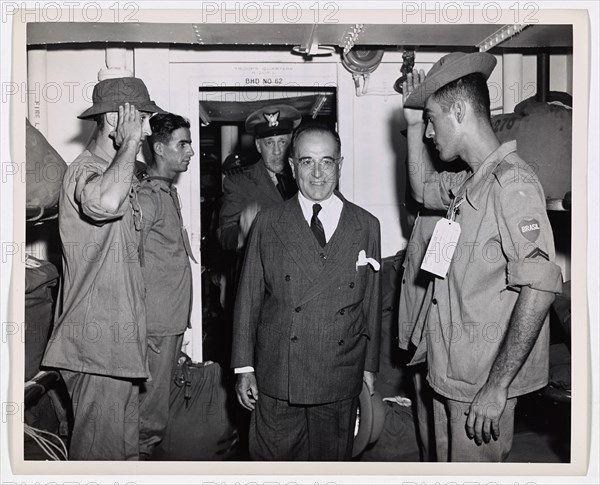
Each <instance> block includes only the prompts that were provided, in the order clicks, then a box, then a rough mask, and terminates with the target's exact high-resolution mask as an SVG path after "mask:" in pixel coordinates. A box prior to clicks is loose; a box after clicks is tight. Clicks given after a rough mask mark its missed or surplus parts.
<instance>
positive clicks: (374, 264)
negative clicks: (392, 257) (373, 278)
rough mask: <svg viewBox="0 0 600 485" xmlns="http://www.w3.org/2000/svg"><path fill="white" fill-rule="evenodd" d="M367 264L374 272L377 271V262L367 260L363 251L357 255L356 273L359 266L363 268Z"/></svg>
mask: <svg viewBox="0 0 600 485" xmlns="http://www.w3.org/2000/svg"><path fill="white" fill-rule="evenodd" d="M367 264H370V265H371V267H372V268H373V269H374V270H375V271H379V268H380V265H379V263H378V262H377V260H376V259H374V258H367V253H365V250H364V249H363V250H361V251H360V252H359V253H358V260H357V261H356V271H358V267H359V266H365V265H367Z"/></svg>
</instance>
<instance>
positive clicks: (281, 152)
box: [219, 104, 302, 250]
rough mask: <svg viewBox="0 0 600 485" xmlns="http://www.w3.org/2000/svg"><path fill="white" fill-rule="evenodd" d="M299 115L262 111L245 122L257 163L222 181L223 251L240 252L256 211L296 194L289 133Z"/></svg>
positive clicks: (288, 109) (274, 108)
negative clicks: (252, 141) (289, 155)
mask: <svg viewBox="0 0 600 485" xmlns="http://www.w3.org/2000/svg"><path fill="white" fill-rule="evenodd" d="M301 120H302V115H301V114H300V112H299V111H298V110H297V109H295V108H294V107H292V106H288V105H285V104H277V105H271V106H266V107H263V108H261V109H259V110H257V111H255V112H253V113H252V114H251V115H250V116H248V118H247V119H246V131H247V132H248V133H250V134H252V135H254V137H255V143H256V149H257V150H258V152H259V153H260V155H261V158H260V160H259V161H258V162H257V163H256V164H254V165H252V166H251V167H249V168H247V169H246V170H244V171H241V172H239V173H235V174H232V175H228V176H226V177H225V178H224V180H223V192H224V195H223V205H222V208H221V213H220V217H219V219H220V220H219V239H220V241H221V245H222V247H223V249H226V250H241V249H242V248H243V247H244V244H245V241H246V237H247V235H248V231H249V230H250V226H251V225H252V222H253V221H254V218H255V217H256V214H257V213H258V211H259V210H261V209H264V208H267V207H271V206H273V205H275V204H279V203H281V202H283V201H284V200H287V199H289V198H291V197H293V196H294V195H295V194H296V192H297V191H298V187H297V186H296V182H295V181H294V177H293V174H292V171H291V167H290V166H289V164H288V161H287V157H288V148H289V145H290V141H291V137H292V132H293V131H294V129H295V128H297V127H298V125H300V122H301Z"/></svg>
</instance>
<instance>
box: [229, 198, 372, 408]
mask: <svg viewBox="0 0 600 485" xmlns="http://www.w3.org/2000/svg"><path fill="white" fill-rule="evenodd" d="M333 196H334V197H335V196H337V197H340V198H341V199H342V201H343V209H342V213H341V216H340V220H339V223H338V226H337V229H336V230H335V232H334V234H333V236H332V237H331V239H330V240H329V242H328V243H327V245H326V246H325V247H323V248H322V247H320V246H319V244H318V243H317V241H316V239H315V237H314V235H313V233H312V231H311V230H310V227H309V225H308V224H307V222H306V220H305V219H304V217H303V214H302V209H301V208H300V203H299V201H298V196H297V195H296V196H295V197H293V198H292V199H290V200H288V201H286V202H284V203H283V204H280V205H278V206H275V207H271V208H269V209H267V210H262V211H261V212H260V213H259V214H258V216H257V218H256V219H255V222H254V226H253V228H252V230H251V233H250V237H249V242H248V244H247V248H246V256H245V261H244V267H243V270H242V275H241V279H240V284H239V287H238V294H237V299H236V306H235V315H234V337H233V357H232V366H233V367H243V366H254V369H255V372H256V380H257V385H258V389H259V392H260V393H265V394H267V395H269V396H271V397H274V398H277V399H282V400H288V401H289V402H290V403H292V404H323V403H328V402H334V401H339V400H342V399H347V398H350V397H354V396H356V395H358V394H359V393H360V391H361V388H362V377H363V371H364V370H367V371H371V372H377V370H378V365H379V345H380V329H381V283H380V275H379V273H378V272H376V271H375V269H374V267H373V265H371V264H364V265H357V261H358V257H359V252H360V251H361V250H363V251H365V255H366V256H367V257H370V258H374V259H375V260H377V261H378V262H379V261H380V251H381V250H380V228H379V221H378V220H377V219H376V218H375V217H374V216H372V215H371V214H369V213H368V212H367V211H365V210H364V209H361V208H360V207H358V206H356V205H354V204H352V203H350V202H348V201H346V200H345V199H344V198H343V197H342V196H341V194H339V193H337V192H336V193H335V195H333Z"/></svg>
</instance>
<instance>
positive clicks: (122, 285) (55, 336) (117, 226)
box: [43, 78, 165, 460]
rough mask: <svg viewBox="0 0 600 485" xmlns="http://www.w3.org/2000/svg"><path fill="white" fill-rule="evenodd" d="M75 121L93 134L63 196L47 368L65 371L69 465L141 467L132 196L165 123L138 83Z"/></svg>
mask: <svg viewBox="0 0 600 485" xmlns="http://www.w3.org/2000/svg"><path fill="white" fill-rule="evenodd" d="M92 99H93V106H92V107H91V108H89V109H88V110H86V111H85V112H84V113H83V114H82V115H80V116H79V118H81V119H84V120H91V121H95V122H96V125H97V130H96V132H95V133H96V134H95V136H94V138H93V140H92V141H91V142H90V144H89V145H88V146H87V147H86V149H85V150H84V151H83V153H81V155H79V156H78V157H77V158H76V159H75V161H74V162H73V163H72V164H71V165H70V166H69V168H68V170H67V172H66V174H65V177H64V180H63V186H62V190H61V193H60V201H59V231H60V238H61V242H62V248H63V268H64V276H63V278H64V279H63V288H62V302H59V303H58V307H59V311H58V312H57V319H56V322H55V324H54V330H53V333H52V336H51V337H50V341H49V343H48V346H47V348H46V353H45V355H44V360H43V364H44V365H45V366H48V367H54V368H58V369H60V372H61V375H62V377H63V379H64V381H65V383H66V386H67V390H68V392H69V395H70V397H71V401H72V404H73V419H74V423H73V430H72V435H71V439H70V447H69V459H71V460H137V459H138V435H139V423H138V406H139V404H138V399H139V397H138V396H139V385H138V384H139V383H140V382H141V381H142V380H144V379H146V378H148V371H147V363H146V357H147V355H146V348H147V341H146V310H145V287H144V281H143V278H142V270H141V267H140V263H139V259H138V235H137V234H136V229H135V218H136V215H137V214H139V205H138V204H137V201H136V198H135V196H134V191H133V190H132V185H133V183H134V180H135V173H134V172H135V166H136V155H137V153H138V152H139V150H140V147H141V144H142V141H143V140H144V139H145V138H146V136H148V135H150V134H151V133H152V130H151V128H150V124H149V120H150V116H151V114H152V113H165V112H164V111H163V110H162V109H160V108H159V107H158V106H156V104H155V103H154V102H153V101H152V100H151V99H150V96H149V95H148V90H147V89H146V86H145V85H144V83H143V81H142V80H141V79H137V78H113V79H105V80H103V81H100V82H99V83H98V84H96V86H95V87H94V92H93V98H92Z"/></svg>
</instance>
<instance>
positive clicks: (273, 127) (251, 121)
mask: <svg viewBox="0 0 600 485" xmlns="http://www.w3.org/2000/svg"><path fill="white" fill-rule="evenodd" d="M301 121H302V114H300V111H298V110H297V109H296V108H294V107H293V106H290V105H287V104H273V105H270V106H264V107H263V108H260V109H257V110H256V111H254V112H253V113H252V114H250V116H248V118H246V131H247V132H248V133H250V134H251V135H254V136H255V137H256V138H266V137H267V136H276V135H287V134H288V133H291V132H292V131H294V130H295V129H296V128H298V126H299V125H300V122H301Z"/></svg>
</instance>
